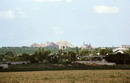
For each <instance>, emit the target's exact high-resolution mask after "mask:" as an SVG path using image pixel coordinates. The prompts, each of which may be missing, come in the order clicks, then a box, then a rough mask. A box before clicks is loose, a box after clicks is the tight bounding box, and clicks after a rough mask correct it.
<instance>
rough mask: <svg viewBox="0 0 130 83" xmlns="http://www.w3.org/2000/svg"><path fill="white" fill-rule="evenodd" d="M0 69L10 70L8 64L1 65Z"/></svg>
mask: <svg viewBox="0 0 130 83" xmlns="http://www.w3.org/2000/svg"><path fill="white" fill-rule="evenodd" d="M0 67H2V68H8V64H0Z"/></svg>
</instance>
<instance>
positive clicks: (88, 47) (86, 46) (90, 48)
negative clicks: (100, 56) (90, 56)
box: [81, 42, 93, 50]
mask: <svg viewBox="0 0 130 83" xmlns="http://www.w3.org/2000/svg"><path fill="white" fill-rule="evenodd" d="M81 49H89V50H92V49H93V48H92V46H91V44H85V42H83V45H82V46H81Z"/></svg>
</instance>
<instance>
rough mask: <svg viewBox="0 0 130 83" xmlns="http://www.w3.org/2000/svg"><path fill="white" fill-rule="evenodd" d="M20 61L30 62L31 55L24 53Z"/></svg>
mask: <svg viewBox="0 0 130 83" xmlns="http://www.w3.org/2000/svg"><path fill="white" fill-rule="evenodd" d="M19 58H20V60H22V61H29V60H30V55H29V54H27V53H23V54H22V55H21V56H19Z"/></svg>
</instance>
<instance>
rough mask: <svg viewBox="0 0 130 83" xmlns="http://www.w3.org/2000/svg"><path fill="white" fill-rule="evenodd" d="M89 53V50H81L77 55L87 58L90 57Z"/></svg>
mask: <svg viewBox="0 0 130 83" xmlns="http://www.w3.org/2000/svg"><path fill="white" fill-rule="evenodd" d="M91 53H92V51H91V50H89V49H82V50H80V51H79V54H80V55H81V56H88V55H90V54H91Z"/></svg>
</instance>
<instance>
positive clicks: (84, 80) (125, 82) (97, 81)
mask: <svg viewBox="0 0 130 83" xmlns="http://www.w3.org/2000/svg"><path fill="white" fill-rule="evenodd" d="M0 83H130V70H64V71H33V72H0Z"/></svg>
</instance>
